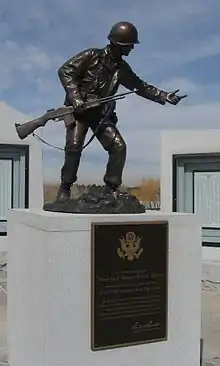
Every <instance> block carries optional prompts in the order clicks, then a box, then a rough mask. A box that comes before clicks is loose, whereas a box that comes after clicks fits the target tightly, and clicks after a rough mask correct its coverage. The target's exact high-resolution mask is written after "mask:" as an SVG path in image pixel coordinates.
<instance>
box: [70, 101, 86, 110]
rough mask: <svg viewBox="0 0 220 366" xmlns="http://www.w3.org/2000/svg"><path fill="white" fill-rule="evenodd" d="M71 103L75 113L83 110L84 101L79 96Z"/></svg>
mask: <svg viewBox="0 0 220 366" xmlns="http://www.w3.org/2000/svg"><path fill="white" fill-rule="evenodd" d="M72 104H73V108H74V111H75V112H76V113H82V112H83V111H84V102H83V100H82V99H81V98H76V99H75V100H74V101H73V103H72Z"/></svg>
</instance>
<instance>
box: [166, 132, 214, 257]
mask: <svg viewBox="0 0 220 366" xmlns="http://www.w3.org/2000/svg"><path fill="white" fill-rule="evenodd" d="M218 152H220V129H205V130H169V131H162V132H161V160H160V166H161V210H163V211H167V212H170V211H172V190H173V185H172V174H173V171H172V169H173V165H172V159H173V155H176V154H195V153H207V154H209V153H218ZM203 260H205V261H206V260H207V261H209V262H210V261H216V260H217V261H220V248H207V247H203Z"/></svg>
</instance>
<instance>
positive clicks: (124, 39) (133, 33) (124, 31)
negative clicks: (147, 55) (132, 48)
mask: <svg viewBox="0 0 220 366" xmlns="http://www.w3.org/2000/svg"><path fill="white" fill-rule="evenodd" d="M108 39H109V41H111V42H112V43H115V44H118V45H122V46H127V45H131V44H135V43H139V40H138V31H137V29H136V27H135V26H134V25H133V24H132V23H130V22H119V23H116V24H115V25H113V27H112V28H111V30H110V33H109V35H108Z"/></svg>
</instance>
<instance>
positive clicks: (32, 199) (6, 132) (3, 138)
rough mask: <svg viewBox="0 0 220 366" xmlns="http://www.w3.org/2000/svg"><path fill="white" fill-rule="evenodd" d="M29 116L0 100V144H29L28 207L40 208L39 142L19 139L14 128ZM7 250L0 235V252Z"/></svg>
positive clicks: (40, 153)
mask: <svg viewBox="0 0 220 366" xmlns="http://www.w3.org/2000/svg"><path fill="white" fill-rule="evenodd" d="M30 118H33V117H30V116H26V115H24V114H23V113H21V112H19V111H17V110H15V109H13V108H11V107H10V106H8V105H7V104H6V103H4V102H1V101H0V124H1V135H0V144H6V145H8V144H12V145H15V146H17V145H27V146H29V207H32V208H42V205H43V165H42V146H41V143H40V142H38V141H37V140H36V139H34V138H33V137H32V136H30V137H28V138H26V139H24V140H20V139H19V137H18V136H17V133H16V130H15V126H14V124H15V122H17V123H23V122H26V121H27V120H29V119H30ZM1 251H7V245H6V237H3V236H0V252H1Z"/></svg>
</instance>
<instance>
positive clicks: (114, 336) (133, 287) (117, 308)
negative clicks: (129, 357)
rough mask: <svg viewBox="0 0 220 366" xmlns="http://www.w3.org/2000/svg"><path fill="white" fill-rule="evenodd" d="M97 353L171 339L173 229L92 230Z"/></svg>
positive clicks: (120, 226) (147, 225) (162, 224)
mask: <svg viewBox="0 0 220 366" xmlns="http://www.w3.org/2000/svg"><path fill="white" fill-rule="evenodd" d="M91 270H92V273H91V279H92V283H91V290H92V291H91V301H92V304H91V305H92V306H91V309H92V313H91V318H92V326H91V348H92V350H93V351H96V350H102V349H109V348H117V347H122V346H131V345H135V344H142V343H149V342H156V341H163V340H166V339H167V279H168V223H167V222H166V221H149V222H141V223H140V222H138V223H136V222H135V223H107V224H106V223H94V224H92V266H91Z"/></svg>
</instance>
